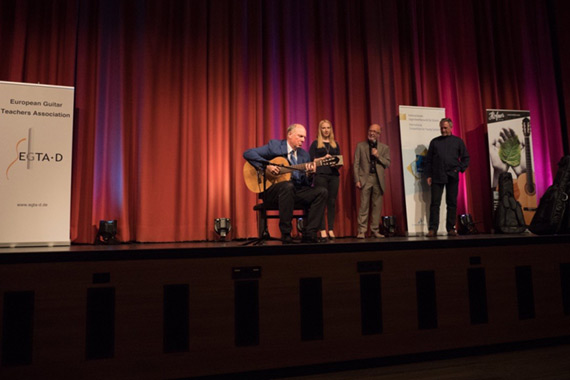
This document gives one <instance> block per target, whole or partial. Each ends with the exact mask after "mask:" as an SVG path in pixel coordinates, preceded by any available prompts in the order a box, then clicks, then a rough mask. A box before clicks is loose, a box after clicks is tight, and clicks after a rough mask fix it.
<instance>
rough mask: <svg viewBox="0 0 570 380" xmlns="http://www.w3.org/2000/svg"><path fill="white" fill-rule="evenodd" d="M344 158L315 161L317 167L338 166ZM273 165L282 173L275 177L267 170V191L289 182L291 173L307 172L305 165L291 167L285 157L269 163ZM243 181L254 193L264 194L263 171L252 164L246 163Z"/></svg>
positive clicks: (333, 157)
mask: <svg viewBox="0 0 570 380" xmlns="http://www.w3.org/2000/svg"><path fill="white" fill-rule="evenodd" d="M341 157H342V156H332V157H327V158H324V159H322V160H316V161H314V164H315V166H338V165H339V162H341ZM269 162H270V163H271V164H273V165H277V166H279V167H280V168H279V169H280V172H279V174H278V175H274V174H272V173H270V172H269V171H268V170H267V169H265V189H266V190H267V189H269V188H270V187H271V186H272V185H274V184H276V183H279V182H284V181H289V180H290V179H291V173H292V172H293V171H295V170H303V171H304V170H305V165H306V164H307V163H303V164H297V165H289V161H287V159H286V158H285V157H275V158H274V159H272V160H271V161H269ZM243 179H244V181H245V185H246V186H247V188H248V189H249V190H251V191H253V192H254V193H261V192H263V172H262V170H261V169H258V168H256V167H255V166H253V165H252V164H250V163H249V162H247V161H246V163H245V164H244V165H243Z"/></svg>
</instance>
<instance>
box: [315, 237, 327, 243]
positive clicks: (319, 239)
mask: <svg viewBox="0 0 570 380" xmlns="http://www.w3.org/2000/svg"><path fill="white" fill-rule="evenodd" d="M328 241H329V239H328V238H326V237H322V236H319V237H318V238H317V242H318V243H327V242H328Z"/></svg>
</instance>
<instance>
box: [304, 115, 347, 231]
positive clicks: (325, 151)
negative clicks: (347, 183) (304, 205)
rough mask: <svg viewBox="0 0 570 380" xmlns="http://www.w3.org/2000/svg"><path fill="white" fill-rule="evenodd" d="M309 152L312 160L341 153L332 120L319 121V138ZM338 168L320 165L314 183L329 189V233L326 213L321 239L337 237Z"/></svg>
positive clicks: (316, 185) (327, 213) (327, 207)
mask: <svg viewBox="0 0 570 380" xmlns="http://www.w3.org/2000/svg"><path fill="white" fill-rule="evenodd" d="M309 154H310V156H311V160H317V161H318V160H319V159H323V158H325V157H331V156H336V155H340V146H339V145H338V143H337V142H336V141H335V139H334V131H333V126H332V123H331V122H330V121H328V120H321V122H320V123H319V128H318V130H317V139H316V140H315V141H313V143H312V144H311V147H310V148H309ZM338 169H339V167H337V166H318V167H317V172H316V174H315V177H314V182H313V183H314V185H315V187H324V188H325V189H327V190H328V198H327V205H326V209H327V212H326V215H327V216H326V219H327V220H326V221H327V222H328V223H327V224H328V234H327V226H326V225H325V215H324V214H323V219H322V221H321V226H320V231H319V240H320V241H326V240H327V238H329V239H331V240H334V239H335V234H334V216H335V204H336V197H337V194H338V184H339V175H340V173H339V171H338Z"/></svg>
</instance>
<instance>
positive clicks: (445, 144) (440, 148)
mask: <svg viewBox="0 0 570 380" xmlns="http://www.w3.org/2000/svg"><path fill="white" fill-rule="evenodd" d="M452 127H453V122H452V121H451V119H449V118H443V119H441V120H440V122H439V129H440V131H441V136H439V137H436V138H435V139H433V140H431V142H430V144H429V149H428V153H427V156H426V162H425V168H424V171H425V176H426V177H427V183H428V185H430V186H431V205H430V215H429V226H428V228H429V231H428V234H427V236H428V237H435V236H436V235H437V229H438V227H439V208H440V205H441V196H442V194H443V189H444V188H445V202H446V203H447V220H446V222H445V228H446V229H447V234H448V235H449V236H456V235H457V233H456V232H455V218H456V214H457V192H458V188H459V172H461V173H463V172H464V171H465V170H466V169H467V167H468V166H469V153H468V152H467V148H466V147H465V144H464V143H463V140H461V139H460V138H459V137H457V136H453V135H452V134H451V128H452Z"/></svg>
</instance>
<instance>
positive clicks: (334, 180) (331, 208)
mask: <svg viewBox="0 0 570 380" xmlns="http://www.w3.org/2000/svg"><path fill="white" fill-rule="evenodd" d="M339 178H340V177H339V176H337V175H317V176H315V182H314V184H315V187H324V188H325V189H327V191H328V197H327V206H326V208H327V218H326V219H327V222H328V227H329V228H328V229H329V230H332V229H334V214H335V211H336V197H337V195H338V184H339ZM319 229H320V230H324V229H326V226H325V215H324V213H323V218H322V219H321V225H320V227H319Z"/></svg>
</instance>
